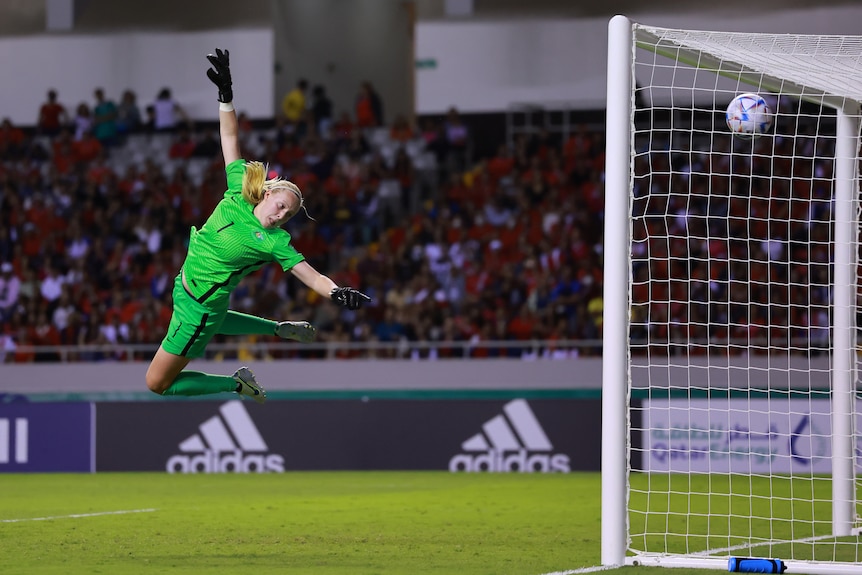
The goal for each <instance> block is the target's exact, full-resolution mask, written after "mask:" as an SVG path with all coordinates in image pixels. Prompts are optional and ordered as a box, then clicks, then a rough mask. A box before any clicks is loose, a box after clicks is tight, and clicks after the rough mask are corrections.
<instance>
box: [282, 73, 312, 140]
mask: <svg viewBox="0 0 862 575" xmlns="http://www.w3.org/2000/svg"><path fill="white" fill-rule="evenodd" d="M307 91H308V80H306V79H305V78H300V79H299V80H297V82H296V86H295V87H294V88H293V89H292V90H290V91H289V92H288V93H287V94H285V96H284V99H283V100H282V101H281V112H282V113H283V114H284V118H285V119H286V120H287V121H288V123H289V124H290V125H291V126H293V130H294V132H301V130H300V123H301V122H302V121H303V120H304V119H305V107H306V103H305V93H306V92H307Z"/></svg>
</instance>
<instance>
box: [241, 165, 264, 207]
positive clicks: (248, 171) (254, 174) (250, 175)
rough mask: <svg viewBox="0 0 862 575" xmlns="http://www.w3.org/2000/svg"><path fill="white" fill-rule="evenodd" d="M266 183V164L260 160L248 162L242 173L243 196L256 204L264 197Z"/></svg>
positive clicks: (252, 203)
mask: <svg viewBox="0 0 862 575" xmlns="http://www.w3.org/2000/svg"><path fill="white" fill-rule="evenodd" d="M265 185H266V166H264V165H263V164H262V163H260V162H246V163H245V173H244V174H243V175H242V197H243V198H245V201H247V202H248V203H250V204H251V205H253V206H256V205H258V204H259V203H260V201H261V200H262V199H263V192H264V191H265V189H266V188H265V187H264V186H265Z"/></svg>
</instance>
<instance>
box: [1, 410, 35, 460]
mask: <svg viewBox="0 0 862 575" xmlns="http://www.w3.org/2000/svg"><path fill="white" fill-rule="evenodd" d="M11 423H12V422H11V421H10V420H9V419H6V418H2V419H0V464H3V463H9V461H10V459H9V458H10V455H11V456H12V457H13V458H14V462H15V463H27V462H28V461H29V460H30V433H29V427H30V426H29V422H28V421H27V419H26V418H24V417H16V418H15V437H14V438H13V437H12V434H11V433H10V432H11Z"/></svg>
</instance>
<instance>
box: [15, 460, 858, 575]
mask: <svg viewBox="0 0 862 575" xmlns="http://www.w3.org/2000/svg"><path fill="white" fill-rule="evenodd" d="M632 479H633V481H634V482H635V483H636V484H638V483H644V482H646V481H649V480H650V479H649V478H647V477H644V476H637V475H635V476H633V478H632ZM677 480H679V481H682V480H683V479H679V478H678V479H677ZM709 480H710V479H709V478H701V477H698V478H694V479H690V480H689V479H686V481H692V482H694V481H699V482H704V481H709ZM652 481H656V479H655V478H653V479H652ZM713 481H714V479H713ZM635 487H640V488H641V489H643V488H644V487H645V485H639V486H638V485H635ZM664 487H665V488H667V487H668V486H664ZM686 487H687V488H691V489H694V491H695V492H697V491H698V490H700V491H702V490H703V489H705V486H703V485H691V486H688V485H687V486H686ZM653 488H654V489H658V490H659V491H661V490H662V489H661V486H655V485H654V486H653ZM772 488H773V489H774V486H773V487H772ZM754 495H756V494H755V493H753V492H746V493H743V494H739V493H734V495H733V498H734V501H736V498H738V499H739V502H738V503H743V502H748V504H749V505H755V506H756V505H766V506H768V505H769V500H768V499H762V498H760V497H753V496H754ZM773 495H775V493H773ZM635 497H638V495H635ZM657 499H667V497H664V498H662V497H659V498H657ZM669 501H670V503H671V507H672V508H674V509H677V510H678V511H679V512H680V513H684V512H686V510H688V511H691V508H690V506H691V501H690V500H689V499H686V500H685V501H681V502H680V501H676V500H674V499H670V500H669ZM752 502H754V503H752ZM666 504H667V502H665V503H663V505H666ZM656 511H661V509H656ZM665 511H666V509H665ZM752 512H754V513H760V511H759V510H757V509H754V508H752ZM762 512H763V513H766V510H765V509H764V510H763V511H762ZM635 518H637V516H636V517H635ZM696 521H697V520H696V519H692V524H691V525H689V526H688V529H689V532H692V533H698V532H701V531H702V530H703V529H708V528H709V526H708V525H706V524H704V525H696V524H695V522H696ZM634 527H638V526H637V525H635V526H634ZM641 527H642V526H641ZM671 528H672V526H671V525H665V526H662V528H661V529H658V531H664V530H666V529H671ZM788 535H789V534H788ZM698 541H699V540H698ZM691 543H692V541H691V540H690V538H689V539H684V540H683V541H682V543H681V545H687V544H691ZM857 545H858V543H857ZM857 545H851V546H850V549H851V550H854V549H855V550H856V552H855V553H854V554H853V555H852V557H858V556H859V553H858V547H857ZM682 550H683V549H682V548H680V549H677V551H682ZM780 551H789V549H785V550H780ZM776 556H782V555H776ZM787 556H789V554H787V555H784V557H787ZM852 557H850V558H844V557H837V558H838V559H839V560H845V561H846V560H850V561H853V560H854V559H853V558H852ZM600 562H601V479H600V475H599V474H598V473H572V474H518V473H498V474H497V473H491V474H487V473H485V474H453V473H448V472H442V471H441V472H329V473H325V472H316V473H311V472H308V473H299V472H290V473H284V474H267V475H257V474H247V475H233V474H216V475H170V474H166V473H117V474H111V473H99V474H94V475H86V474H35V475H23V474H22V475H16V474H9V475H0V574H2V575H18V574H27V575H39V574H46V575H47V574H50V575H55V574H62V575H79V574H91V573H93V574H96V573H98V574H110V575H127V574H137V573H147V574H150V573H158V574H168V575H175V574H189V575H190V574H195V575H198V574H207V573H213V574H217V575H228V574H242V575H248V574H250V575H269V574H275V573H278V574H280V575H281V574H285V573H288V574H294V575H304V574H313V575H348V574H349V575H402V574H403V575H407V574H410V575H417V574H419V575H421V574H435V575H436V574H440V575H444V574H445V575H545V574H553V575H575V574H578V573H582V572H587V570H588V569H590V568H592V567H595V566H598V565H599V564H600ZM715 572H716V571H708V570H698V569H673V570H672V574H673V575H693V574H698V575H706V574H709V573H715ZM602 573H603V574H607V575H612V574H613V575H646V574H652V575H663V574H665V573H669V571H667V570H665V569H657V568H647V567H624V568H619V569H611V570H606V571H602Z"/></svg>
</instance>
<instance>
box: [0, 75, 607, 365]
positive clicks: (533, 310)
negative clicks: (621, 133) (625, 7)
mask: <svg viewBox="0 0 862 575" xmlns="http://www.w3.org/2000/svg"><path fill="white" fill-rule="evenodd" d="M318 88H319V87H316V88H315V89H314V90H313V95H312V98H320V97H323V98H326V94H325V90H320V89H318ZM368 90H373V88H371V87H370V86H363V97H365V98H367V97H368V94H369V92H368ZM163 92H164V91H163ZM159 100H164V101H163V102H161V103H160V102H159V101H156V102H154V104H153V105H151V106H147V107H146V108H145V109H144V110H143V112H144V113H141V110H140V109H138V106H137V103H136V96H135V95H134V94H132V93H127V94H125V95H124V96H123V98H122V101H121V102H120V103H119V104H114V103H113V102H112V101H110V99H109V98H107V97H106V96H105V94H104V93H102V92H101V91H100V90H96V92H95V94H94V104H93V106H92V109H91V108H90V107H89V106H88V105H86V104H82V105H80V106H78V108H77V111H76V113H75V114H74V115H71V114H67V112H66V109H65V107H64V106H63V105H62V104H61V103H60V102H59V101H58V95H57V93H56V92H54V93H52V94H50V95H49V98H48V101H46V102H45V104H44V105H43V106H42V107H41V108H40V110H39V116H38V117H39V122H38V125H37V126H36V128H35V129H32V130H31V129H23V128H21V127H16V126H14V125H12V123H11V122H10V121H9V120H8V119H6V120H3V122H2V125H0V262H2V263H0V321H2V330H0V331H2V333H0V337H2V342H0V354H2V355H3V357H4V361H14V362H28V361H56V360H59V359H60V357H61V356H60V355H59V353H58V352H57V350H56V349H54V348H44V346H64V345H73V346H74V345H82V344H120V345H113V346H106V347H105V348H103V349H98V348H95V347H85V348H81V350H80V351H76V352H74V353H72V354H71V355H64V356H63V359H64V360H75V359H78V360H100V359H129V358H133V359H148V358H149V356H150V355H151V353H152V351H148V352H145V351H139V350H138V351H131V352H130V351H129V349H132V348H129V347H128V346H127V347H123V345H125V344H153V345H152V349H155V345H156V344H157V343H158V342H159V341H160V340H161V338H162V337H163V335H164V331H165V329H166V326H167V324H168V320H169V316H170V309H171V306H170V300H169V298H170V288H171V286H172V282H173V278H174V277H175V275H176V273H177V272H178V270H179V268H180V266H181V265H182V258H183V254H184V253H185V249H184V247H185V243H186V242H187V241H188V236H189V229H190V227H191V226H200V225H201V223H202V222H203V218H204V217H205V216H206V214H209V213H210V212H211V210H212V208H213V207H214V205H215V203H216V202H218V201H219V200H220V199H221V197H222V194H223V192H224V189H225V175H224V165H223V161H222V159H221V154H220V153H219V145H218V141H217V135H216V134H215V133H214V130H212V129H211V128H210V127H208V126H203V125H201V126H197V125H195V124H194V123H193V122H191V121H190V120H189V119H188V118H187V117H186V115H185V113H184V112H183V111H182V108H181V106H180V105H179V104H178V103H176V102H174V101H173V100H172V99H171V96H170V92H169V91H167V93H166V94H165V93H162V94H160V96H159ZM285 104H286V102H285ZM379 105H380V104H379V102H378V103H377V104H376V105H375V106H372V105H370V104H368V103H367V102H363V101H361V98H359V99H358V100H357V109H356V110H355V111H353V112H351V113H343V114H341V115H340V116H339V117H337V118H333V117H332V116H331V106H330V109H329V110H327V108H326V106H325V102H324V103H323V104H321V102H320V101H319V100H314V101H312V102H310V103H309V105H306V106H305V113H303V114H302V115H301V117H299V118H298V119H288V118H287V117H286V116H283V115H280V116H279V117H278V118H277V119H275V120H274V121H273V122H271V123H269V124H268V125H265V126H258V125H255V124H253V123H252V122H250V121H249V119H248V118H246V117H244V116H242V115H241V118H240V129H241V131H242V135H241V138H242V142H243V146H244V148H245V149H247V150H249V151H253V153H250V154H249V157H250V158H258V159H261V160H264V161H266V162H267V163H268V164H269V166H270V168H271V169H272V170H275V171H276V172H278V173H279V174H280V175H282V176H283V177H286V178H288V179H290V180H292V181H294V182H295V183H296V184H297V185H299V187H300V188H301V189H302V190H303V192H304V195H305V198H306V207H307V213H308V216H309V217H306V216H305V215H300V216H297V217H296V218H294V219H293V220H291V221H290V222H289V223H288V225H287V229H288V231H290V233H291V235H292V236H293V238H294V244H295V246H296V248H297V250H299V251H300V252H301V253H302V254H304V255H305V257H306V258H307V259H308V260H309V261H310V262H311V263H312V265H314V266H315V267H316V268H318V269H321V270H327V271H328V272H329V275H331V277H332V278H333V279H334V280H335V281H336V282H337V283H340V284H343V285H352V286H355V287H357V288H360V289H362V291H363V292H365V293H367V294H369V295H370V296H371V297H372V298H373V303H372V304H371V305H370V306H367V307H366V308H364V309H362V310H359V311H348V310H342V309H340V308H338V307H337V306H333V305H331V304H329V303H328V302H322V301H321V300H320V299H319V297H317V296H316V294H314V293H312V292H310V291H309V290H307V289H305V288H304V287H303V286H302V285H301V284H300V283H299V282H296V281H293V280H292V279H291V278H290V276H289V274H284V273H282V272H281V271H280V270H274V269H273V266H267V267H265V268H264V269H262V270H261V271H259V272H258V273H256V274H255V275H253V276H250V277H249V278H247V279H246V281H245V282H244V283H243V284H242V285H241V286H240V288H239V289H238V290H237V291H236V293H235V297H234V301H233V302H232V307H233V308H234V309H237V310H239V311H247V312H249V313H253V314H255V315H260V316H266V317H271V318H274V319H294V320H301V319H306V320H309V321H311V322H312V323H314V325H316V326H317V328H318V340H319V341H321V342H324V343H329V344H334V345H328V346H326V347H325V348H321V347H317V348H315V347H308V348H307V349H305V348H302V347H299V346H290V347H289V348H285V349H282V348H277V349H276V350H275V351H272V352H270V353H271V354H272V355H278V356H302V357H322V356H328V357H344V358H347V357H357V356H363V357H368V356H374V357H429V356H430V357H447V356H461V355H469V356H472V357H476V356H487V355H513V356H518V357H523V356H527V357H531V356H532V354H541V355H546V356H550V357H569V356H571V355H572V354H597V353H598V352H599V350H598V348H597V347H596V346H594V345H583V346H575V345H571V342H572V340H585V341H586V340H592V341H595V340H596V339H598V338H600V334H601V318H602V299H601V286H602V261H601V258H602V254H601V234H602V211H603V208H604V206H603V201H604V200H603V187H602V172H603V168H604V159H603V152H604V141H603V136H602V134H601V133H600V132H597V131H590V130H588V129H586V128H580V129H578V130H576V131H575V132H574V133H572V134H570V135H569V137H568V138H566V139H565V140H564V141H562V140H561V139H558V138H556V137H555V135H554V134H548V133H536V134H532V135H529V136H526V135H525V136H520V137H518V138H516V139H515V141H514V145H512V146H508V145H506V144H505V143H504V142H500V146H499V150H498V151H497V153H496V154H493V155H489V156H488V157H472V156H471V154H470V145H469V144H470V138H471V134H470V130H469V126H467V125H466V123H465V122H464V121H463V120H462V118H461V117H460V115H459V113H458V111H457V110H455V109H453V110H450V112H449V114H447V115H446V116H445V117H443V118H439V119H427V121H425V122H423V124H422V126H421V127H419V126H413V125H411V123H410V122H408V121H407V119H406V118H403V117H398V118H395V119H394V120H393V121H392V122H389V123H385V122H383V118H382V112H380V111H379ZM320 110H327V114H328V115H327V117H326V118H321V117H319V114H320V113H322V112H320ZM315 114H317V116H316V115H315ZM321 120H325V121H321ZM272 340H273V342H276V341H278V340H277V338H275V337H273V338H272ZM539 340H541V341H543V342H545V343H544V344H543V345H542V347H541V348H535V347H532V346H531V345H528V343H529V342H533V341H539ZM218 341H220V340H218V339H217V340H216V343H218ZM222 341H231V340H229V339H227V338H224V339H223V340H222ZM258 341H260V340H258ZM375 341H376V342H395V343H398V345H392V346H383V347H382V348H381V349H376V348H375V347H374V346H371V347H370V348H366V347H363V346H351V345H340V344H346V343H349V342H375ZM488 341H493V342H500V341H507V342H510V343H511V342H516V344H514V345H506V346H500V347H482V346H477V345H459V346H447V345H445V343H443V344H440V342H462V343H465V344H467V343H469V344H475V343H477V342H488ZM422 342H432V343H437V344H440V345H437V346H423V345H416V344H417V343H422ZM517 342H524V346H523V347H521V346H519V345H517ZM554 342H561V344H564V345H555V343H554ZM247 343H248V345H246V346H244V347H243V348H241V349H240V353H241V354H242V353H252V354H253V353H255V351H254V350H255V346H254V343H255V341H254V340H253V339H252V338H248V339H247ZM134 349H137V348H134ZM243 349H245V350H246V351H245V352H244V351H243ZM213 353H221V352H213Z"/></svg>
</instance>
